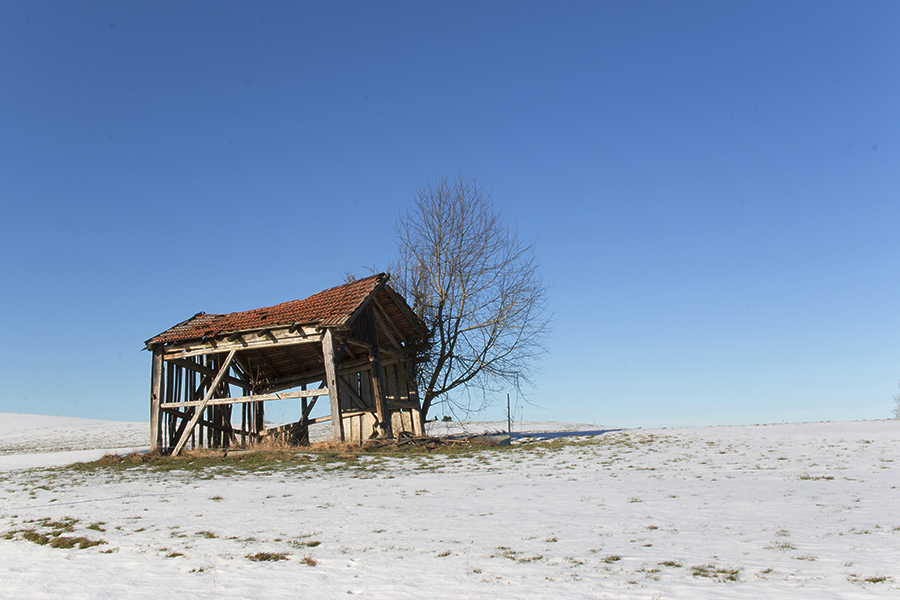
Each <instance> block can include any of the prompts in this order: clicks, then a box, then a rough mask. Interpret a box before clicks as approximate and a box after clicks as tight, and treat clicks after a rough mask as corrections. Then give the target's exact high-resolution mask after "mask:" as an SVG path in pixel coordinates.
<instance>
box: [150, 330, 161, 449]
mask: <svg viewBox="0 0 900 600" xmlns="http://www.w3.org/2000/svg"><path fill="white" fill-rule="evenodd" d="M162 389H163V356H162V349H161V348H160V347H159V346H157V347H155V348H153V367H152V371H151V373H150V451H151V452H152V451H154V450H159V442H160V437H161V435H162V421H160V412H159V405H160V404H161V402H162Z"/></svg>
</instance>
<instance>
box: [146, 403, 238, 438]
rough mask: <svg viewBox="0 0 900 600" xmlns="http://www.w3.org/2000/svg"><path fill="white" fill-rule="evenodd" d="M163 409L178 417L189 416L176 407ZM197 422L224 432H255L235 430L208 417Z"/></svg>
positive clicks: (185, 417) (184, 417)
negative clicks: (209, 419)
mask: <svg viewBox="0 0 900 600" xmlns="http://www.w3.org/2000/svg"><path fill="white" fill-rule="evenodd" d="M162 410H163V411H164V412H166V413H168V414H171V415H175V416H176V417H180V418H182V419H187V418H188V414H187V413H186V412H184V411H181V410H176V409H174V408H165V407H164V408H163V409H162ZM197 424H198V425H205V426H206V427H210V428H212V429H217V430H219V431H222V432H224V433H234V434H241V435H242V436H247V435H249V436H252V435H253V433H252V432H250V431H244V430H243V429H241V430H235V429H234V428H233V427H232V428H228V427H222V426H221V425H217V424H216V423H213V422H212V421H207V420H206V419H200V420H198V421H197Z"/></svg>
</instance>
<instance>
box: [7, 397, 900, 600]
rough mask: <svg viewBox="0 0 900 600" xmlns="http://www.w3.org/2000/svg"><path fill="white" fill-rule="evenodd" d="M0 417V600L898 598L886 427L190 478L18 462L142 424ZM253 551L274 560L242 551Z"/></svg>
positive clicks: (128, 437) (896, 525) (683, 436)
mask: <svg viewBox="0 0 900 600" xmlns="http://www.w3.org/2000/svg"><path fill="white" fill-rule="evenodd" d="M16 420H18V422H19V425H15V424H14V423H13V422H14V421H16ZM0 423H2V424H0V440H2V441H0V458H3V460H4V461H5V462H4V464H3V465H2V466H0V581H2V586H0V598H21V597H28V598H56V597H59V596H60V595H62V594H63V593H64V594H65V596H67V597H69V598H97V597H119V596H128V597H131V598H151V597H171V596H173V595H174V594H173V592H177V593H179V594H183V593H188V594H190V595H191V596H192V597H198V598H249V597H271V598H288V597H290V598H336V597H347V596H357V595H359V596H361V597H364V598H379V599H380V598H384V599H387V598H390V599H404V598H423V597H424V598H496V597H502V598H523V599H524V598H548V597H563V598H648V599H649V598H691V599H694V598H699V599H706V598H710V599H712V598H721V597H723V596H724V597H729V598H760V597H765V598H791V599H796V598H810V599H812V598H816V599H821V598H890V597H897V594H898V590H900V569H898V566H897V565H898V564H900V510H898V507H900V476H898V472H897V465H896V463H895V461H896V460H897V450H898V449H900V422H898V421H867V422H851V423H804V424H780V425H760V426H746V427H703V428H672V429H665V428H664V429H639V430H622V431H607V432H606V433H603V434H600V435H586V434H585V432H590V431H604V430H608V429H609V428H604V427H597V426H594V425H569V426H566V425H564V424H543V425H544V426H543V427H542V426H541V425H542V424H536V423H532V424H520V425H519V426H517V427H518V429H519V433H522V432H523V430H525V429H528V430H531V432H538V431H539V430H544V431H545V432H546V431H547V430H551V431H564V430H568V434H567V435H566V436H559V437H558V436H555V435H546V436H545V437H550V438H556V439H554V441H552V442H550V443H544V442H536V441H529V439H533V438H529V437H527V436H518V438H519V439H517V440H516V441H515V443H514V445H512V446H510V447H508V448H503V449H491V450H486V451H479V452H474V453H468V454H456V455H445V454H439V453H434V454H428V455H424V456H414V455H407V456H396V455H395V456H374V455H364V456H362V457H359V458H358V459H353V458H348V457H347V456H346V455H345V456H343V457H342V456H340V455H335V456H331V457H321V456H317V455H316V456H314V455H309V454H305V453H303V452H298V453H297V455H296V456H294V457H292V458H291V459H289V460H283V461H281V462H279V463H273V464H269V465H268V466H266V467H258V468H253V469H247V468H243V467H241V466H240V462H239V461H236V460H235V461H234V462H229V460H225V461H224V462H222V463H220V464H219V465H218V466H215V467H210V468H206V469H203V470H195V469H191V468H178V469H175V470H163V469H154V468H150V467H147V466H144V465H134V466H110V467H96V468H92V469H86V470H83V469H72V468H66V467H58V466H57V467H53V468H34V462H35V460H34V457H40V456H42V455H43V456H48V455H51V454H53V455H55V457H54V460H53V461H51V464H53V465H58V464H60V461H62V460H64V459H63V456H62V455H65V454H66V453H67V452H69V451H71V452H81V453H84V452H92V451H96V450H97V449H92V448H89V447H88V446H90V445H91V444H92V443H98V444H101V445H109V442H108V441H107V440H109V439H113V440H117V441H114V443H113V445H118V446H122V447H129V446H133V447H135V448H136V447H138V446H139V445H140V444H143V443H145V441H146V437H145V436H146V430H147V428H146V427H145V426H144V424H134V423H121V424H120V423H111V422H105V423H104V422H97V421H87V420H57V418H50V417H28V416H24V415H14V416H10V415H8V414H0ZM138 425H140V427H137V426H138ZM505 425H506V424H505V423H502V424H493V423H487V424H469V425H461V424H452V423H451V424H444V423H441V424H433V425H432V426H439V427H442V428H444V430H445V431H448V432H456V431H458V430H460V429H464V430H466V431H467V432H470V433H481V432H483V431H499V430H504V429H505ZM514 429H515V428H514ZM139 430H140V435H138V433H139ZM99 431H105V432H107V435H108V436H112V437H111V438H110V437H100V436H99V434H98V432H99ZM79 432H83V437H82V433H79ZM92 440H93V441H92ZM16 448H18V449H21V450H18V451H17V450H15V449H16ZM38 450H44V451H45V452H43V454H40V453H38ZM69 456H72V457H74V456H75V455H74V454H69ZM79 458H80V457H79ZM38 462H40V461H38ZM66 518H69V519H71V520H74V521H70V522H72V523H73V531H72V532H70V533H63V535H64V536H83V537H85V538H88V539H90V540H96V541H101V540H102V541H103V542H104V543H103V544H101V545H98V546H95V547H91V548H85V549H78V548H77V547H76V548H72V549H63V548H52V547H50V545H39V544H35V543H32V542H30V541H27V540H26V539H24V537H23V535H24V533H23V532H24V531H28V530H32V531H35V532H38V533H40V532H44V533H49V532H50V531H51V529H52V527H44V524H47V525H50V522H52V521H55V522H60V521H61V520H63V519H66ZM41 519H46V520H49V521H50V522H48V521H41ZM98 523H99V524H98ZM93 524H97V525H95V528H93V529H91V528H89V526H91V525H93ZM57 527H58V525H57ZM101 530H102V531H101ZM3 534H6V535H3ZM3 538H9V539H3ZM260 552H268V553H282V554H284V555H285V556H286V560H282V561H264V562H255V561H252V560H250V559H248V556H251V555H255V554H257V553H260ZM304 559H308V560H307V561H306V562H304ZM307 563H309V564H307ZM730 573H734V575H730ZM729 577H731V578H733V579H736V581H730V580H728V579H729ZM882 577H884V578H886V580H883V581H882V580H881V578H882Z"/></svg>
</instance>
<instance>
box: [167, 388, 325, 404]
mask: <svg viewBox="0 0 900 600" xmlns="http://www.w3.org/2000/svg"><path fill="white" fill-rule="evenodd" d="M327 395H328V390H324V389H321V390H298V391H296V392H279V393H277V394H258V395H256V396H237V397H235V398H211V399H210V400H208V401H207V402H206V403H203V400H191V401H190V402H166V403H164V404H162V405H161V406H162V407H163V408H187V407H189V406H200V405H201V404H203V405H204V406H217V405H221V404H244V403H249V402H265V401H268V400H290V399H291V398H315V397H317V396H327Z"/></svg>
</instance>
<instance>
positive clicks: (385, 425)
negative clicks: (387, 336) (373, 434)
mask: <svg viewBox="0 0 900 600" xmlns="http://www.w3.org/2000/svg"><path fill="white" fill-rule="evenodd" d="M369 363H370V364H371V365H372V397H373V399H374V400H375V415H376V416H377V417H378V429H379V432H378V433H379V436H378V437H384V438H389V437H391V436H392V435H393V433H392V431H391V413H390V411H388V408H387V402H385V401H384V383H383V382H384V377H383V376H382V374H381V360H379V358H378V349H377V347H376V349H374V350H371V351H370V352H369Z"/></svg>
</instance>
